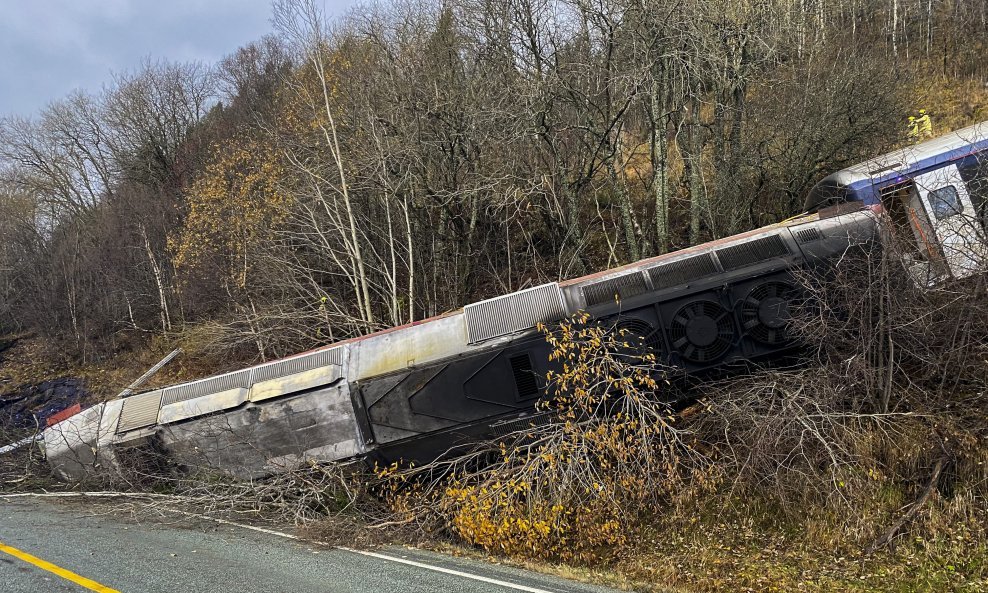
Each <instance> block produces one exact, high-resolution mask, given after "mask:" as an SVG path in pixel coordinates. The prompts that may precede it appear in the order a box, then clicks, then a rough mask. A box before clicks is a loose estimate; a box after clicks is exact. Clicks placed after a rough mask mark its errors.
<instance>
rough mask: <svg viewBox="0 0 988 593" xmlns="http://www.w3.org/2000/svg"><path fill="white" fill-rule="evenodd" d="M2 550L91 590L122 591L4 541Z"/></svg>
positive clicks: (117, 592)
mask: <svg viewBox="0 0 988 593" xmlns="http://www.w3.org/2000/svg"><path fill="white" fill-rule="evenodd" d="M0 552H6V553H7V554H10V555H11V556H13V557H14V558H18V559H20V560H23V561H24V562H27V563H28V564H33V565H35V566H37V567H38V568H40V569H42V570H47V571H48V572H50V573H52V574H56V575H58V576H60V577H62V578H63V579H66V580H68V581H72V582H73V583H75V584H77V585H80V586H82V587H85V588H87V589H89V590H90V591H96V592H97V593H120V591H117V590H116V589H111V588H109V587H104V586H103V585H101V584H99V583H97V582H96V581H91V580H89V579H87V578H86V577H81V576H79V575H77V574H76V573H74V572H72V571H70V570H65V569H64V568H61V567H59V566H55V565H54V564H52V563H51V562H46V561H44V560H42V559H41V558H36V557H34V556H32V555H30V554H28V553H27V552H22V551H20V550H18V549H17V548H12V547H10V546H7V545H4V544H3V543H2V542H0Z"/></svg>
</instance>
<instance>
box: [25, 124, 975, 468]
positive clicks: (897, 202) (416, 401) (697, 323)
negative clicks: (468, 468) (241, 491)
mask: <svg viewBox="0 0 988 593" xmlns="http://www.w3.org/2000/svg"><path fill="white" fill-rule="evenodd" d="M986 155H988V122H986V123H983V124H979V125H978V126H973V127H971V128H967V129H965V130H960V131H958V132H954V133H952V134H949V135H947V136H945V137H942V138H938V139H935V140H932V141H929V142H926V143H924V144H920V145H917V146H915V147H911V148H908V149H905V150H902V151H898V152H896V153H892V154H890V155H885V156H884V157H880V158H879V159H874V160H872V161H868V162H867V163H862V164H861V165H858V166H855V167H851V168H849V169H846V170H844V171H840V172H838V173H836V174H834V175H831V176H830V177H827V178H826V179H824V180H823V181H822V182H821V183H820V184H819V185H818V186H817V187H816V188H814V190H813V191H812V192H811V193H810V196H809V198H808V201H807V213H805V214H803V215H800V216H798V217H796V218H793V219H790V220H788V221H785V222H782V223H779V224H775V225H771V226H767V227H763V228H760V229H757V230H754V231H751V232H747V233H743V234H740V235H736V236H733V237H728V238H725V239H721V240H718V241H713V242H710V243H706V244H703V245H698V246H695V247H692V248H689V249H685V250H682V251H678V252H675V253H670V254H666V255H662V256H659V257H655V258H651V259H646V260H642V261H639V262H636V263H634V264H631V265H628V266H624V267H621V268H617V269H613V270H607V271H605V272H601V273H598V274H594V275H590V276H585V277H582V278H577V279H573V280H567V281H563V282H558V283H556V282H553V283H550V284H545V285H542V286H537V287H534V288H530V289H527V290H522V291H519V292H515V293H512V294H508V295H504V296H500V297H497V298H494V299H490V300H486V301H482V302H478V303H473V304H471V305H467V306H466V307H464V308H463V309H462V310H460V311H457V312H455V313H451V314H448V315H444V316H441V317H437V318H433V319H428V320H424V321H420V322H416V323H413V324H410V325H407V326H402V327H397V328H393V329H389V330H385V331H381V332H377V333H375V334H371V335H368V336H364V337H361V338H355V339H352V340H348V341H345V342H341V343H338V344H334V345H331V346H328V347H325V348H321V349H318V350H314V351H311V352H307V353H304V354H300V355H297V356H292V357H289V358H286V359H283V360H279V361H275V362H271V363H267V364H262V365H258V366H254V367H250V368H246V369H243V370H239V371H235V372H232V373H227V374H223V375H218V376H214V377H209V378H206V379H202V380H199V381H194V382H190V383H184V384H180V385H174V386H171V387H166V388H163V389H158V390H154V391H149V392H145V393H139V394H136V395H132V396H129V397H126V398H122V399H116V400H112V401H108V402H105V403H102V404H99V405H97V406H94V407H91V408H89V409H87V410H85V411H83V412H81V413H79V414H77V415H75V416H73V417H70V418H68V419H67V420H64V421H62V422H60V423H59V424H56V425H54V426H52V427H50V428H48V429H46V430H45V431H44V434H43V436H44V447H45V452H46V457H47V459H48V461H49V463H50V464H51V465H52V467H53V469H54V470H55V471H56V473H58V474H59V475H60V476H61V477H63V478H65V479H78V478H81V477H83V476H85V475H87V474H88V473H90V472H113V471H115V470H118V469H122V468H126V467H129V466H131V465H133V464H141V463H148V462H152V461H149V455H148V452H149V451H154V452H155V456H154V459H155V461H153V463H160V462H161V461H160V460H161V459H165V460H167V462H168V463H174V464H178V465H196V466H199V465H205V466H208V467H212V468H216V469H219V470H222V471H225V472H228V473H232V474H235V475H237V476H240V477H258V476H263V475H268V474H271V473H275V472H279V471H285V470H287V469H290V468H293V467H297V466H298V464H300V463H303V462H306V461H308V460H316V461H339V460H345V459H351V458H361V457H363V458H372V459H376V460H380V461H384V462H389V461H392V460H396V459H399V458H403V459H406V460H427V459H432V458H435V457H436V456H438V455H441V454H442V453H444V452H445V451H447V450H449V449H450V448H452V447H456V446H458V445H461V444H464V443H470V442H476V441H477V440H478V439H484V438H490V437H495V436H500V435H503V434H506V433H509V432H513V431H515V430H518V429H520V428H524V427H525V426H527V425H529V423H531V422H532V421H533V417H534V415H535V403H536V402H537V401H538V400H539V398H540V397H541V396H542V395H543V393H544V390H545V385H544V377H545V376H546V372H547V371H548V365H549V362H548V355H549V347H548V345H547V344H546V342H545V341H544V339H543V338H542V336H541V335H539V333H538V332H537V331H536V329H535V327H536V325H537V324H538V323H540V322H542V323H552V322H555V321H558V320H560V319H563V318H564V317H566V316H568V315H571V314H573V313H576V312H578V311H586V312H588V313H589V314H590V315H591V316H592V317H594V318H596V319H599V320H602V321H605V322H608V323H614V324H616V325H617V326H619V327H622V328H625V329H627V330H629V331H630V332H632V333H634V334H636V335H638V336H641V337H642V339H643V340H644V342H645V343H646V344H647V345H648V346H649V347H650V348H652V349H653V350H654V352H655V353H656V354H657V355H658V356H659V358H660V359H661V360H662V361H663V362H664V363H665V364H667V365H669V366H671V367H676V368H679V369H682V370H683V372H685V373H694V372H701V371H705V370H709V369H714V368H717V367H721V366H724V365H728V364H732V363H737V362H739V361H749V360H758V359H765V358H766V357H772V356H775V355H778V353H780V352H782V351H784V350H786V349H788V348H790V347H791V342H790V340H789V339H788V336H787V335H786V321H787V311H788V307H789V301H790V300H791V299H793V298H796V295H797V294H798V290H797V288H796V285H795V282H794V281H793V279H792V276H791V274H792V272H793V270H794V269H795V268H797V267H807V266H810V267H812V266H815V265H818V264H822V263H826V262H828V261H830V260H832V259H833V258H835V257H840V256H842V255H843V254H845V253H846V252H847V251H848V249H849V248H851V247H852V246H854V245H859V244H865V243H868V242H871V241H873V240H874V239H875V238H876V237H877V236H878V233H879V232H880V231H883V230H888V231H889V232H894V233H902V234H904V235H907V236H909V237H911V239H912V244H913V245H914V246H915V249H914V252H913V253H910V254H909V255H908V257H909V260H908V261H907V262H906V265H907V266H909V269H910V270H911V271H912V272H913V274H914V275H915V277H916V278H917V281H918V282H920V283H922V284H924V285H932V284H936V283H938V282H942V281H944V280H947V279H950V278H962V277H965V276H969V275H972V274H974V273H976V272H979V271H982V270H984V269H985V263H986V261H985V260H986V254H988V249H986V247H985V246H986V242H985V226H984V223H985V220H986V216H985V209H986V202H988V191H986V186H988V167H986V160H988V158H986Z"/></svg>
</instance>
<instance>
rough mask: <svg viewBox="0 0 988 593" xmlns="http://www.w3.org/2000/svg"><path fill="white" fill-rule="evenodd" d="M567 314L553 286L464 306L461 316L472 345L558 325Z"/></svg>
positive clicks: (558, 291)
mask: <svg viewBox="0 0 988 593" xmlns="http://www.w3.org/2000/svg"><path fill="white" fill-rule="evenodd" d="M565 314H566V310H565V309H564V308H563V293H562V291H561V290H560V289H559V285H558V284H556V283H555V282H553V283H550V284H543V285H542V286H536V287H535V288H529V289H528V290H522V291H520V292H515V293H512V294H507V295H504V296H501V297H497V298H495V299H490V300H487V301H481V302H479V303H474V304H472V305H467V306H466V307H464V309H463V316H464V319H465V321H466V324H467V341H468V342H469V343H471V344H474V343H477V342H482V341H484V340H489V339H491V338H496V337H498V336H505V335H508V334H510V333H514V332H516V331H521V330H525V329H531V328H533V327H535V326H536V325H537V324H539V323H548V322H550V321H558V320H559V319H562V318H563V316H564V315H565Z"/></svg>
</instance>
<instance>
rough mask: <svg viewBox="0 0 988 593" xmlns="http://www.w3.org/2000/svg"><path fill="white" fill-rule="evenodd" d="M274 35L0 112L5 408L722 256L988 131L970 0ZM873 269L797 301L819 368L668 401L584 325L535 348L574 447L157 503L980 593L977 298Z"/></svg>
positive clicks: (463, 21)
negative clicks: (913, 149) (678, 402)
mask: <svg viewBox="0 0 988 593" xmlns="http://www.w3.org/2000/svg"><path fill="white" fill-rule="evenodd" d="M272 10H273V17H274V18H273V24H274V30H273V31H272V34H271V35H269V36H267V37H265V38H263V39H259V40H257V41H255V42H253V43H251V44H248V45H246V46H244V47H242V48H239V49H236V50H235V51H233V52H232V53H231V54H230V55H229V56H228V57H226V58H225V59H224V60H222V61H221V62H220V63H218V64H200V63H174V62H169V61H167V60H164V59H162V60H160V61H149V62H148V63H146V64H145V65H144V66H143V67H141V68H140V69H138V70H136V71H134V72H129V73H125V74H122V75H120V76H118V77H116V78H115V79H114V80H113V81H112V82H110V83H109V84H108V85H107V86H106V87H104V89H103V90H102V91H100V92H78V93H75V94H73V95H71V96H68V97H65V98H63V99H60V100H58V101H55V102H53V103H51V104H50V105H48V106H47V107H45V108H44V109H42V110H41V111H40V113H39V114H38V115H37V116H33V117H28V116H22V115H17V114H0V115H2V116H3V117H2V119H0V342H2V343H3V345H2V346H0V348H3V351H2V352H0V396H7V395H8V394H14V393H15V391H16V392H17V393H32V394H34V393H35V392H36V391H37V390H35V389H34V387H35V386H36V384H41V383H42V382H44V381H47V380H51V379H56V378H58V379H62V378H72V377H75V378H82V379H84V380H85V383H86V385H87V390H86V391H85V395H84V396H82V397H84V398H86V399H87V400H98V399H102V398H106V397H111V396H113V395H115V394H116V393H118V392H119V391H120V390H121V389H122V388H123V387H125V386H126V385H127V384H128V383H129V382H130V381H131V380H133V379H134V378H135V377H136V376H138V375H139V374H140V373H141V372H143V371H144V370H145V369H146V368H147V367H149V366H150V365H151V364H153V363H154V362H155V361H156V360H158V359H159V358H160V357H161V356H163V355H164V354H166V353H167V352H169V351H170V350H171V349H173V348H175V347H179V346H180V347H182V348H183V350H184V351H185V354H183V355H182V356H181V357H180V358H179V359H177V360H176V362H175V363H173V364H172V365H170V366H169V367H166V370H165V371H164V372H163V373H162V374H161V375H160V376H158V377H156V378H155V381H156V382H157V383H156V384H164V383H169V382H175V381H180V380H188V379H193V378H197V377H200V376H205V375H207V374H210V373H213V372H218V371H223V370H231V369H233V368H237V367H240V366H243V365H246V364H251V363H254V362H258V361H263V360H270V359H272V358H277V357H280V356H284V355H288V354H291V353H295V352H299V351H303V350H307V349H310V348H313V347H316V346H319V345H323V344H327V343H331V342H334V341H337V340H341V339H345V338H349V337H353V336H356V335H361V334H364V333H368V332H371V331H375V330H378V329H382V328H385V327H390V326H394V325H399V324H404V323H408V322H411V321H416V320H420V319H423V318H426V317H429V316H432V315H437V314H440V313H443V312H445V311H449V310H452V309H456V308H459V307H461V306H463V305H464V304H466V303H469V302H472V301H477V300H481V299H484V298H488V297H492V296H495V295H499V294H503V293H506V292H509V291H513V290H518V289H521V288H525V287H529V286H534V285H538V284H541V283H543V282H546V281H552V280H558V279H560V278H568V277H575V276H579V275H582V274H586V273H591V272H595V271H599V270H602V269H605V268H608V267H614V266H617V265H621V264H624V263H628V262H631V261H635V260H637V259H640V258H644V257H648V256H652V255H656V254H660V253H664V252H668V251H672V250H675V249H680V248H683V247H687V246H690V245H694V244H697V243H701V242H704V241H707V240H710V239H716V238H720V237H725V236H728V235H731V234H734V233H738V232H742V231H745V230H748V229H751V228H754V227H757V226H759V225H764V224H768V223H773V222H776V221H779V220H782V219H784V218H787V217H789V216H792V215H795V214H797V213H799V212H800V210H801V207H802V201H803V197H804V196H805V194H806V192H807V191H808V190H809V188H811V187H812V185H813V184H814V183H815V182H816V181H818V180H819V179H820V178H822V177H823V176H825V175H826V174H828V173H830V172H833V171H836V170H838V169H841V168H843V167H845V166H847V165H850V164H853V163H855V162H858V161H860V160H863V159H866V158H869V157H872V156H876V155H878V154H881V153H883V152H885V151H888V150H891V149H894V148H897V147H901V146H904V145H906V144H907V143H908V142H909V138H908V136H907V117H908V116H910V115H914V114H916V113H917V112H918V110H919V109H925V110H927V111H928V112H929V114H930V115H931V116H932V121H933V126H934V132H935V133H940V132H945V131H947V130H950V129H956V128H959V127H962V126H966V125H970V124H972V123H975V122H979V121H985V120H988V60H986V59H985V55H986V52H988V2H985V0H976V1H961V0H944V1H938V2H925V3H924V2H908V3H907V2H903V1H902V0H839V1H835V2H824V1H823V0H800V1H798V2H797V1H795V0H764V1H759V2H755V1H749V0H742V1H738V2H732V1H727V0H697V1H694V2H685V3H683V2H672V1H667V0H448V1H445V2H442V3H437V2H430V1H426V0H408V1H404V0H402V1H394V2H382V3H379V4H376V5H373V6H371V7H367V8H360V9H358V10H355V11H353V12H352V13H350V14H349V15H347V16H346V17H345V18H342V19H339V20H336V21H332V22H329V21H327V20H326V19H325V17H324V15H323V14H322V13H321V11H320V10H319V8H318V4H316V3H312V2H310V1H308V0H277V1H276V2H275V3H274V4H273V8H272ZM859 264H860V265H861V266H865V267H854V266H855V265H858V264H855V263H854V262H849V264H848V266H849V267H844V268H842V269H841V270H839V271H838V272H837V273H835V274H834V277H832V278H828V282H826V283H820V282H818V281H817V279H815V278H807V279H805V281H806V284H807V287H808V289H809V290H810V291H811V292H813V293H815V294H816V295H817V297H818V298H817V299H815V301H814V302H816V303H821V305H816V306H814V307H810V308H808V309H807V311H804V312H803V313H804V315H803V316H801V317H800V319H801V321H799V322H798V325H799V326H800V327H799V328H797V329H798V330H799V332H800V333H801V334H802V335H803V337H804V339H805V342H806V344H807V352H808V353H809V360H810V361H811V362H812V364H810V365H805V366H801V367H799V368H796V369H779V368H776V369H773V370H760V371H757V372H752V373H751V374H749V375H746V376H742V377H734V378H732V379H730V380H724V381H722V382H718V383H715V384H710V385H705V386H704V387H703V392H702V393H701V394H700V395H701V396H702V397H700V398H699V400H698V401H697V402H696V403H695V404H694V405H692V406H689V407H687V408H686V409H685V410H683V409H679V408H673V407H670V406H668V405H667V404H665V403H663V402H665V401H668V398H665V397H663V396H664V395H665V391H666V390H671V389H673V387H672V386H670V385H669V384H666V383H664V382H662V381H661V380H657V379H655V377H656V376H661V371H660V370H658V371H657V369H656V368H655V360H654V359H652V358H650V357H648V356H638V357H637V358H636V357H635V356H630V357H629V356H628V354H627V348H628V346H626V345H625V344H624V336H616V335H614V334H613V333H609V331H608V330H607V329H606V328H601V327H597V326H594V325H592V324H587V323H586V320H585V319H583V318H581V317H577V318H574V319H571V320H569V321H567V322H566V323H564V324H562V325H561V326H560V327H556V328H545V329H544V331H545V332H546V335H547V339H550V341H551V342H552V344H553V346H554V347H555V348H556V350H557V356H567V357H568V356H572V357H573V358H574V360H578V361H579V363H580V364H578V365H576V366H573V367H572V368H568V369H567V371H566V374H564V375H559V376H554V377H550V381H551V382H552V383H553V384H554V385H555V388H556V389H555V392H554V393H555V397H554V398H553V400H552V404H551V409H550V410H549V411H553V412H558V417H559V418H560V422H556V423H550V424H549V425H547V426H546V427H543V428H541V429H540V430H539V431H535V432H534V433H532V434H529V435H527V436H526V437H525V438H524V439H523V440H521V441H519V442H516V443H509V442H505V443H499V444H495V445H494V448H493V449H491V450H488V451H484V452H480V453H477V454H475V455H474V456H473V457H471V458H468V459H460V460H455V461H450V462H448V463H445V464H440V465H439V466H430V467H428V468H424V469H423V468H412V469H409V468H403V467H397V466H396V467H393V468H379V469H380V471H379V472H378V473H377V474H376V475H374V476H363V477H362V478H360V480H359V481H358V483H353V482H351V481H350V478H346V477H341V475H337V474H335V473H334V474H332V475H330V474H328V473H326V470H325V469H324V468H321V469H318V470H316V469H311V468H310V470H302V471H300V473H299V474H293V475H291V476H287V477H282V478H279V479H278V480H276V481H274V482H272V483H267V484H262V483H258V484H249V485H229V484H219V483H217V482H215V481H208V482H202V481H196V480H198V476H195V477H189V476H184V477H182V479H181V480H179V481H178V482H173V483H169V484H167V486H162V485H161V483H156V484H155V487H156V488H162V489H166V490H168V491H179V492H181V493H183V494H184V495H187V496H203V497H212V498H209V500H211V501H213V502H210V503H207V502H203V504H204V505H207V506H208V505H210V504H212V505H215V506H224V505H226V506H228V507H232V506H236V505H238V504H244V505H246V507H247V508H249V509H250V510H251V512H253V511H256V510H258V509H259V508H262V507H263V508H270V507H272V506H273V507H275V508H276V510H277V512H278V513H282V517H283V518H284V517H288V518H290V519H295V520H298V521H300V522H306V523H309V522H311V521H312V520H313V519H326V518H327V516H328V515H333V517H332V518H330V519H328V520H327V522H325V523H324V524H322V525H321V526H317V527H315V528H314V529H316V530H320V529H321V530H323V531H322V532H321V535H320V537H330V536H331V535H332V534H333V533H335V534H336V536H337V537H339V534H340V533H341V529H343V528H344V527H345V529H346V530H349V531H346V533H348V534H350V533H353V530H354V529H355V528H354V527H353V524H354V523H371V524H376V525H378V527H371V528H368V529H366V530H364V531H362V533H364V534H373V537H371V539H379V538H380V537H381V535H380V534H381V532H382V531H383V532H387V531H388V529H385V528H384V527H381V526H382V525H383V526H390V527H392V528H393V527H394V526H396V525H398V526H400V528H401V530H400V531H399V532H398V535H397V536H395V537H401V538H403V539H407V538H408V537H410V536H411V535H415V537H421V538H424V539H426V540H428V541H430V542H432V543H433V544H437V543H439V544H445V543H450V542H453V543H455V544H456V545H463V544H466V545H467V546H469V547H470V548H472V549H481V550H485V551H488V552H491V553H496V554H501V555H506V556H508V557H511V558H513V559H516V560H518V561H524V562H535V563H546V562H548V563H557V562H560V563H566V565H567V566H571V567H572V566H576V567H579V568H578V569H572V568H566V569H562V570H578V571H584V570H585V571H595V572H592V573H589V574H590V575H591V577H592V578H594V579H600V578H604V577H605V576H606V577H607V578H608V579H610V580H611V581H613V582H615V583H617V584H625V585H628V586H635V587H638V588H644V589H647V588H649V587H651V589H652V590H656V591H666V590H673V591H679V590H682V591H743V590H751V591H763V590H776V591H792V590H811V591H830V590H861V591H887V590H902V591H912V590H928V591H943V590H955V591H984V590H988V584H986V578H988V576H986V562H988V546H986V535H988V534H986V533H985V525H988V491H986V488H988V474H986V471H988V470H986V467H988V465H986V462H988V448H986V446H985V437H986V434H985V432H984V430H985V428H984V427H985V426H986V425H988V423H986V420H988V403H986V402H985V399H984V398H985V394H986V393H988V374H986V371H988V366H986V362H985V361H986V360H988V351H986V344H988V325H985V323H986V322H985V320H986V319H988V315H986V314H988V311H986V310H985V308H986V306H988V304H986V301H985V298H984V295H985V284H984V279H983V278H977V279H974V280H972V281H971V282H969V283H966V284H964V285H961V286H952V287H945V288H943V289H942V290H937V291H932V292H923V291H919V290H917V289H916V288H915V287H914V286H913V284H912V283H911V282H910V281H909V280H908V279H907V278H906V277H905V276H904V275H903V273H902V271H901V266H899V265H898V263H897V260H896V259H895V248H894V246H889V248H888V249H886V250H885V251H884V252H882V253H873V254H869V255H868V256H866V257H862V259H861V260H860V262H859ZM897 266H898V267H897ZM8 336H9V338H8ZM615 382H616V383H615ZM600 385H619V386H621V390H620V391H621V397H620V398H619V399H618V400H617V402H616V403H615V401H614V400H613V399H611V398H612V396H611V395H608V393H612V392H611V391H609V390H603V391H601V390H600V389H599V387H600ZM656 395H658V397H656ZM693 395H696V394H693ZM32 397H34V396H33V395H32ZM601 407H606V408H607V409H608V411H609V413H608V414H598V413H596V412H599V410H600V408H601ZM21 428H23V427H21ZM19 429H20V428H19ZM18 435H20V433H18ZM502 445H503V446H502ZM509 445H515V446H509ZM481 461H483V463H481ZM4 463H11V464H13V465H11V467H15V466H16V467H15V469H18V468H21V467H24V466H23V464H22V465H19V466H18V465H16V464H17V463H21V461H20V460H18V461H16V462H8V461H7V460H4ZM0 470H4V467H0ZM306 471H311V472H313V473H308V474H307V473H305V472H306ZM5 477H9V476H7V475H6V474H4V472H3V471H0V478H5ZM212 479H213V478H211V480H212ZM8 483H9V484H14V486H13V487H17V488H20V487H22V486H23V484H22V483H21V482H18V481H16V480H12V481H7V480H5V479H4V480H0V487H6V486H4V484H8ZM344 483H345V484H346V486H347V487H346V488H343V487H342V486H341V485H342V484H344ZM132 485H133V484H132ZM234 493H235V494H234ZM220 496H221V497H222V498H217V497H220ZM203 500H204V501H205V500H206V498H204V499H203ZM217 500H219V501H220V502H216V501H217ZM230 501H234V502H230ZM238 501H239V502H238ZM272 501H274V503H272ZM341 501H342V502H341ZM341 507H345V508H346V512H345V513H344V514H343V515H338V514H337V513H336V511H338V510H339V509H340V508H341ZM317 532H318V531H317ZM327 534H329V535H327ZM369 537H370V536H369Z"/></svg>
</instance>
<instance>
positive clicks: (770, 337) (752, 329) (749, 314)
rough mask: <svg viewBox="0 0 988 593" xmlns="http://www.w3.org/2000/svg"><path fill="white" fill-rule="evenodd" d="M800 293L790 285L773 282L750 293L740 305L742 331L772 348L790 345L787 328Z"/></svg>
mask: <svg viewBox="0 0 988 593" xmlns="http://www.w3.org/2000/svg"><path fill="white" fill-rule="evenodd" d="M797 298H799V291H798V290H797V289H796V287H795V286H793V285H792V284H789V283H788V282H779V281H771V282H765V283H763V284H759V285H758V286H756V287H754V288H753V289H751V291H749V292H748V295H747V296H746V297H745V298H744V301H742V302H741V327H742V329H743V330H744V332H745V333H746V334H747V335H749V336H751V338H753V339H754V340H756V341H758V342H761V343H762V344H767V345H769V346H781V345H783V344H785V343H786V342H788V341H789V335H788V332H787V331H786V326H787V325H788V323H789V319H790V315H791V311H790V309H791V308H792V307H793V305H794V303H795V301H796V299H797Z"/></svg>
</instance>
